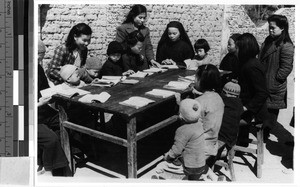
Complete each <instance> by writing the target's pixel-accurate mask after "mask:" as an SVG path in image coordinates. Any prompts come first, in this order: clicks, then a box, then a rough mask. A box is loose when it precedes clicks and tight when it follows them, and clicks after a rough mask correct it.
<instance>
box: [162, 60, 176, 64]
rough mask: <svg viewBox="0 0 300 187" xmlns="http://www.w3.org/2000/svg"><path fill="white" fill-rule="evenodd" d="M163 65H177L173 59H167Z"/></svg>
mask: <svg viewBox="0 0 300 187" xmlns="http://www.w3.org/2000/svg"><path fill="white" fill-rule="evenodd" d="M161 63H162V64H166V65H174V64H176V63H175V62H174V61H173V60H172V59H165V60H163V61H162V62H161Z"/></svg>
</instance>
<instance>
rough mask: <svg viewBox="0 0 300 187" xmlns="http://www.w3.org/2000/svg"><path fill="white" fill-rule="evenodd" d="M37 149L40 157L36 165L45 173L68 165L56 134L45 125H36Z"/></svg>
mask: <svg viewBox="0 0 300 187" xmlns="http://www.w3.org/2000/svg"><path fill="white" fill-rule="evenodd" d="M38 149H39V153H40V157H41V159H39V163H38V164H39V165H43V166H44V168H45V170H46V171H51V170H53V169H57V168H62V167H65V166H67V165H68V160H67V158H66V155H65V153H64V151H63V149H62V147H61V144H60V141H59V138H58V136H57V134H56V133H55V132H54V131H53V130H51V129H50V128H49V127H48V126H47V125H45V124H38Z"/></svg>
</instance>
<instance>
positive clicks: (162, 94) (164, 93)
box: [145, 89, 176, 98]
mask: <svg viewBox="0 0 300 187" xmlns="http://www.w3.org/2000/svg"><path fill="white" fill-rule="evenodd" d="M175 93H176V92H174V91H170V90H163V89H153V90H151V91H149V92H146V93H145V94H146V95H151V96H154V97H160V98H167V97H170V96H172V95H174V94H175Z"/></svg>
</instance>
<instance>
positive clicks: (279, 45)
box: [260, 14, 294, 130]
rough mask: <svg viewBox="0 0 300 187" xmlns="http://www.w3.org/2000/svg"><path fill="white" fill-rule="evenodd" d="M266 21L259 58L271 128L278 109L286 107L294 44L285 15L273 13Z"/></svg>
mask: <svg viewBox="0 0 300 187" xmlns="http://www.w3.org/2000/svg"><path fill="white" fill-rule="evenodd" d="M268 23H269V36H268V37H267V38H266V39H265V41H264V43H263V44H262V50H261V53H260V60H261V62H262V63H263V64H264V65H265V66H266V67H267V72H266V79H267V80H266V81H267V89H268V91H269V94H270V95H269V97H268V99H267V108H268V112H269V117H270V121H269V123H268V127H269V130H271V129H272V127H273V126H274V125H275V124H276V122H277V117H278V113H279V109H283V108H286V107H287V77H288V75H289V74H290V73H291V71H292V70H293V61H294V45H293V42H292V40H291V38H290V35H289V24H288V20H287V18H286V16H283V15H275V14H274V15H272V16H270V17H269V18H268Z"/></svg>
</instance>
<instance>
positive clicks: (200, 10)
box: [39, 4, 295, 68]
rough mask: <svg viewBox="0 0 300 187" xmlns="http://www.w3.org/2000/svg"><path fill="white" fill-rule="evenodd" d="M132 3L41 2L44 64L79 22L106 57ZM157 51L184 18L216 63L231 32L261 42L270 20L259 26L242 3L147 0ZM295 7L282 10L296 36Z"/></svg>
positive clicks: (92, 50)
mask: <svg viewBox="0 0 300 187" xmlns="http://www.w3.org/2000/svg"><path fill="white" fill-rule="evenodd" d="M130 6H131V5H125V4H109V5H108V4H76V5H75V4H67V5H65V4H51V5H42V6H41V5H40V8H39V37H40V38H41V39H42V40H43V41H44V43H45V45H46V47H47V51H46V56H45V59H44V68H46V64H47V63H49V61H50V60H51V58H52V56H53V52H54V49H55V48H56V47H57V46H58V45H59V44H61V43H62V42H64V40H65V39H66V37H67V35H68V33H69V30H70V29H71V28H72V26H74V25H76V24H77V23H80V22H84V23H87V24H88V25H89V26H90V27H91V28H92V30H93V34H92V40H91V44H90V45H89V46H88V48H89V56H97V57H99V58H100V59H101V60H102V61H103V62H104V61H105V60H106V58H107V56H106V49H107V45H108V43H109V42H111V41H112V40H114V38H115V34H116V27H117V26H119V25H120V24H121V23H122V22H123V21H124V19H125V16H126V14H127V13H128V12H129V10H130ZM145 6H146V7H147V20H146V23H145V25H146V26H147V27H149V29H150V37H151V41H152V44H153V47H154V53H156V48H157V44H158V41H159V39H160V37H161V35H162V33H163V32H164V30H165V28H166V25H167V24H168V23H169V22H170V21H174V20H176V21H180V22H181V23H182V24H183V26H184V27H185V29H186V31H187V33H188V36H189V37H190V40H191V42H192V43H193V44H194V43H195V41H196V40H197V39H199V38H204V39H206V40H207V41H208V43H209V44H210V47H211V50H210V51H209V55H211V56H212V57H213V59H214V64H215V65H219V63H220V60H221V59H222V57H223V56H224V55H225V54H226V53H227V51H226V45H227V40H228V37H229V36H230V34H231V33H235V32H238V33H244V32H250V33H253V34H254V35H255V36H256V38H257V40H258V42H259V43H260V44H261V43H262V42H263V40H264V38H265V37H266V36H267V35H268V30H267V29H268V27H267V24H266V25H264V26H262V27H261V28H257V27H256V26H255V24H254V23H253V22H252V21H251V19H250V18H249V16H248V15H247V14H246V12H245V10H244V9H243V7H242V6H240V5H199V4H198V5H195V4H189V5H187V4H185V5H180V4H159V5H158V4H145ZM294 12H295V9H292V11H291V10H290V9H289V10H281V11H280V13H281V14H284V15H286V16H288V17H289V21H290V23H291V24H290V28H292V29H290V32H291V37H292V38H293V40H294V28H295V26H294V21H295V18H294V15H295V13H294Z"/></svg>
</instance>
